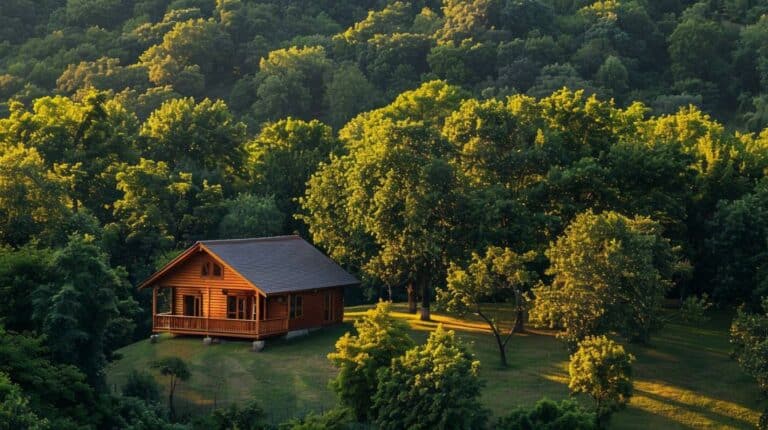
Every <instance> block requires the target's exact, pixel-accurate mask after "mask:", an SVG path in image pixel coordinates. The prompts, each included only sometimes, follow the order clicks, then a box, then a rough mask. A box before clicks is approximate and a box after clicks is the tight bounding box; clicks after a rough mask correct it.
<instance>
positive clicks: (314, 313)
mask: <svg viewBox="0 0 768 430" xmlns="http://www.w3.org/2000/svg"><path fill="white" fill-rule="evenodd" d="M343 291H344V290H343V289H342V288H338V287H335V288H326V289H322V290H317V291H303V292H297V293H291V300H294V299H293V297H294V296H300V297H301V300H302V315H301V316H298V317H295V318H292V319H290V320H289V321H288V329H289V330H299V329H304V328H310V327H320V326H323V325H328V324H335V323H338V322H341V321H342V319H343V318H344V294H343ZM326 294H329V295H330V303H331V309H330V311H331V313H330V319H326V315H325V300H326V297H325V296H326ZM289 309H290V308H289Z"/></svg>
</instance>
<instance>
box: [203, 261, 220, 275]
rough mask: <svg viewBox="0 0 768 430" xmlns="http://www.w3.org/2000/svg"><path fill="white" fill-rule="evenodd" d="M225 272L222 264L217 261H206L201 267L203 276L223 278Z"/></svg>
mask: <svg viewBox="0 0 768 430" xmlns="http://www.w3.org/2000/svg"><path fill="white" fill-rule="evenodd" d="M223 273H224V271H223V269H222V268H221V266H220V265H218V264H216V263H211V262H206V263H203V265H202V266H201V268H200V276H201V277H203V278H209V277H213V278H221V277H222V274H223Z"/></svg>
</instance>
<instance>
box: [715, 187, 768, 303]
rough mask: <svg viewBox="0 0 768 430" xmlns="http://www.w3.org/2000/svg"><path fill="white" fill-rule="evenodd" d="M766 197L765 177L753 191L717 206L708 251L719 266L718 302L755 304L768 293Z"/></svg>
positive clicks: (767, 212) (716, 289)
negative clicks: (764, 262) (765, 263)
mask: <svg viewBox="0 0 768 430" xmlns="http://www.w3.org/2000/svg"><path fill="white" fill-rule="evenodd" d="M767 198H768V181H766V180H765V179H763V180H761V181H760V182H759V183H758V184H757V185H756V186H755V189H754V191H753V192H752V193H750V194H747V195H745V196H743V197H742V198H741V199H738V200H733V201H721V202H720V203H719V204H718V206H717V212H716V213H715V215H714V217H713V218H712V220H711V224H710V231H711V232H712V235H711V237H710V239H709V240H708V241H707V251H708V253H709V255H710V256H711V257H710V258H711V261H713V264H714V267H715V269H716V271H715V274H714V279H713V282H714V288H713V293H712V296H713V298H714V299H715V300H717V301H718V302H730V303H738V302H742V301H744V302H747V303H750V304H752V305H756V304H757V303H759V298H760V297H761V296H763V295H765V294H766V292H768V290H767V289H766V288H768V282H766V280H768V277H766V273H765V270H763V269H762V265H763V261H764V257H765V255H766V252H768V230H766V222H768V206H766V199H767ZM724 250H727V252H724Z"/></svg>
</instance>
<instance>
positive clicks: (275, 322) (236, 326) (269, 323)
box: [153, 313, 288, 336]
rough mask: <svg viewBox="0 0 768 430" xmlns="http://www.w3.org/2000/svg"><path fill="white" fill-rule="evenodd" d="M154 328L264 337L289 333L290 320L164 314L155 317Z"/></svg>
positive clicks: (157, 329)
mask: <svg viewBox="0 0 768 430" xmlns="http://www.w3.org/2000/svg"><path fill="white" fill-rule="evenodd" d="M153 327H154V330H155V331H164V330H168V331H177V332H191V333H211V334H219V335H239V336H264V335H270V334H276V333H284V332H286V331H288V320H287V319H285V318H273V319H267V320H261V321H257V320H239V319H223V318H206V317H190V316H184V315H171V314H168V313H164V314H156V315H155V316H154V318H153Z"/></svg>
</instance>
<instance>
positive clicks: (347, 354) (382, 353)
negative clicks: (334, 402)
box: [328, 302, 413, 421]
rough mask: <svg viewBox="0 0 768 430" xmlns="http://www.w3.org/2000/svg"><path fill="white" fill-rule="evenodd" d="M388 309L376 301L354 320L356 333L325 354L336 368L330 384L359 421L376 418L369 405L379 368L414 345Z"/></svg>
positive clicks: (403, 324) (343, 339)
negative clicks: (335, 374)
mask: <svg viewBox="0 0 768 430" xmlns="http://www.w3.org/2000/svg"><path fill="white" fill-rule="evenodd" d="M389 312H390V310H389V303H387V302H379V304H377V305H376V308H374V309H371V310H369V311H367V312H366V314H365V316H364V317H363V318H361V319H359V320H357V321H355V331H356V334H354V335H353V334H351V333H346V334H345V335H344V336H342V337H341V338H340V339H339V340H338V342H336V351H335V352H332V353H330V354H328V360H330V361H331V363H333V365H334V366H336V367H337V368H338V369H339V374H338V375H337V376H336V378H335V379H333V380H332V381H331V384H330V386H331V388H333V390H334V391H335V392H336V394H337V395H338V396H339V400H340V402H341V404H342V405H344V406H346V407H348V408H349V409H350V410H352V411H353V413H354V414H355V416H356V417H357V419H358V420H361V421H366V420H371V419H374V418H376V415H374V411H373V410H372V409H371V408H372V407H373V396H374V393H375V392H376V384H377V382H376V381H377V379H376V377H377V376H376V375H377V372H378V371H379V369H383V368H385V367H387V366H389V364H390V362H391V361H392V360H393V359H394V358H396V357H399V356H401V355H402V354H404V353H405V351H407V350H408V349H409V348H410V347H412V346H413V340H412V339H411V338H410V336H408V332H407V328H406V325H405V323H403V322H402V321H400V320H397V319H395V318H393V317H392V316H391V315H389Z"/></svg>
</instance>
